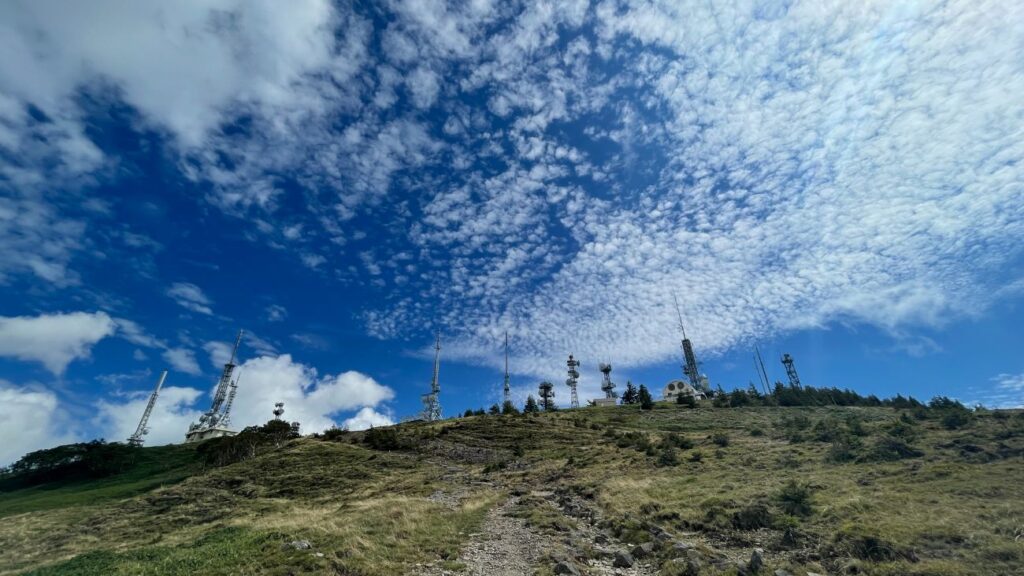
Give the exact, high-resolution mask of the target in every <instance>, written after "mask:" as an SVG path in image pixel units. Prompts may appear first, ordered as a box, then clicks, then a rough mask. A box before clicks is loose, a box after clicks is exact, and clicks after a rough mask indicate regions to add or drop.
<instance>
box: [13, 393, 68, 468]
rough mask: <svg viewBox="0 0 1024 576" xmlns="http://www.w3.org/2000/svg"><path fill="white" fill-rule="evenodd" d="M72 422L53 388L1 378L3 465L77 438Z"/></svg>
mask: <svg viewBox="0 0 1024 576" xmlns="http://www.w3.org/2000/svg"><path fill="white" fill-rule="evenodd" d="M69 424H70V419H69V418H68V417H67V415H66V414H65V413H64V412H63V411H62V410H61V409H60V406H59V403H58V401H57V396H56V395H55V394H54V393H53V392H50V391H45V390H33V389H30V388H19V387H17V386H14V385H12V384H11V383H10V382H7V381H5V380H0V438H3V439H4V441H3V443H0V466H5V465H8V464H11V463H13V462H14V461H16V460H17V459H18V458H20V457H22V456H24V455H25V454H27V453H28V452H32V451H34V450H39V449H42V448H50V447H53V446H57V445H60V444H66V443H68V442H72V441H74V434H73V433H72V432H71V431H70V430H69V428H68V427H69Z"/></svg>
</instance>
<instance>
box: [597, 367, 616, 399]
mask: <svg viewBox="0 0 1024 576" xmlns="http://www.w3.org/2000/svg"><path fill="white" fill-rule="evenodd" d="M598 369H599V370H601V375H602V376H601V390H602V391H603V392H604V397H605V398H618V396H619V395H618V394H616V393H615V383H614V382H612V365H611V364H606V363H604V362H602V363H601V364H599V365H598Z"/></svg>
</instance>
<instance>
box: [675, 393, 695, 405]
mask: <svg viewBox="0 0 1024 576" xmlns="http://www.w3.org/2000/svg"><path fill="white" fill-rule="evenodd" d="M676 404H678V405H680V406H686V407H687V408H696V407H697V399H696V398H694V397H693V394H677V395H676Z"/></svg>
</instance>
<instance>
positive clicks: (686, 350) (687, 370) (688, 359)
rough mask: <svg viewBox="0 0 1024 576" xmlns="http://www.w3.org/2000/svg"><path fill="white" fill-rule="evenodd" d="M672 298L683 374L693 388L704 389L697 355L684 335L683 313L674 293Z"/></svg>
mask: <svg viewBox="0 0 1024 576" xmlns="http://www.w3.org/2000/svg"><path fill="white" fill-rule="evenodd" d="M672 300H673V301H674V302H675V304H676V316H677V317H678V318H679V331H680V332H682V334H683V341H682V347H683V361H684V362H685V364H683V374H684V375H685V376H686V378H687V379H688V380H689V381H690V385H691V386H693V388H694V389H695V390H705V391H707V390H706V388H707V387H706V386H704V385H703V382H701V377H700V369H699V368H698V364H697V355H696V354H694V353H693V343H692V342H690V339H689V338H687V337H686V328H685V327H684V326H683V313H682V312H681V311H680V309H679V299H678V298H676V296H675V294H673V295H672Z"/></svg>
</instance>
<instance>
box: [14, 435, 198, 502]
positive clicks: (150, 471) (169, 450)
mask: <svg viewBox="0 0 1024 576" xmlns="http://www.w3.org/2000/svg"><path fill="white" fill-rule="evenodd" d="M198 471H199V464H198V462H197V461H196V453H195V446H194V445H172V446H158V447H154V448H145V449H142V450H139V456H138V459H137V460H136V462H135V463H134V464H133V466H132V467H131V468H129V469H128V470H126V471H124V472H122V473H121V474H118V475H116V476H113V477H108V478H99V479H93V480H73V481H67V482H51V483H48V484H43V485H40V486H34V487H31V488H26V489H22V490H16V491H12V492H0V517H4V516H10V515H12V514H21V513H23V512H31V511H39V510H49V509H53V508H68V507H74V506H86V505H94V504H97V503H100V502H105V501H109V500H118V499H122V498H127V497H130V496H135V495H137V494H142V493H144V492H149V491H150V490H154V489H156V488H159V487H161V486H169V485H171V484H176V483H178V482H181V481H182V480H184V479H186V478H188V477H189V476H192V475H193V474H195V473H196V472H198Z"/></svg>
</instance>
